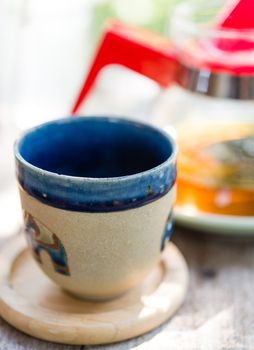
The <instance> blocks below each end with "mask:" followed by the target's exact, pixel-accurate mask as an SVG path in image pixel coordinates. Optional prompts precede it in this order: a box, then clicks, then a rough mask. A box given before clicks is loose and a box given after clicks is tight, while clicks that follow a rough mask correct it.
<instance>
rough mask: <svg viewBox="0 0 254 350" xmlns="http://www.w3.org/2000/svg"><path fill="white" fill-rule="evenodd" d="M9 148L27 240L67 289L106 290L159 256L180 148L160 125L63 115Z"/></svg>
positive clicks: (121, 288)
mask: <svg viewBox="0 0 254 350" xmlns="http://www.w3.org/2000/svg"><path fill="white" fill-rule="evenodd" d="M15 157H16V169H17V177H18V182H19V188H20V196H21V202H22V208H23V213H24V221H25V233H26V237H27V241H28V245H29V247H30V248H31V251H32V253H33V256H34V258H35V260H36V261H37V262H38V265H39V266H40V267H41V269H42V270H43V271H44V272H45V273H46V274H47V275H48V277H49V278H51V279H52V280H53V281H54V282H55V283H57V284H58V285H59V286H61V287H62V288H63V289H65V290H66V291H68V292H70V293H72V294H74V295H77V296H80V297H84V298H88V299H107V298H112V297H115V296H118V295H120V294H122V293H124V292H125V291H127V290H128V289H129V288H131V287H133V286H135V285H136V284H138V283H139V282H141V280H142V279H143V278H144V277H145V276H146V275H147V274H148V272H149V271H150V270H151V269H152V268H153V267H154V266H155V264H156V263H158V261H159V258H160V253H161V250H162V249H163V248H164V245H165V241H166V240H167V239H169V237H170V234H171V229H172V222H171V212H172V205H173V202H174V198H175V185H174V184H175V179H176V147H175V143H174V141H173V140H172V139H171V138H170V136H168V135H167V134H166V133H164V132H163V131H160V130H158V129H156V128H154V127H152V126H148V125H146V124H141V123H137V122H134V121H129V120H126V119H120V118H111V117H77V118H72V117H69V118H65V119H61V120H57V121H52V122H49V123H46V124H43V125H40V126H38V127H35V128H34V129H32V130H29V131H27V132H26V133H24V134H23V135H22V136H21V138H20V139H19V140H18V141H17V142H16V144H15Z"/></svg>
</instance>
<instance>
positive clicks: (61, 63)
mask: <svg viewBox="0 0 254 350" xmlns="http://www.w3.org/2000/svg"><path fill="white" fill-rule="evenodd" d="M179 1H180V0H139V1H136V0H128V1H126V0H72V1H69V0H43V1H41V0H0V147H1V157H0V169H1V172H0V212H1V223H0V235H2V236H4V235H7V234H9V232H13V231H14V229H15V228H18V227H19V222H20V208H19V200H18V197H17V192H16V188H15V186H16V184H15V178H14V164H13V163H14V162H13V156H12V146H13V141H14V139H15V138H16V137H17V135H18V134H19V133H20V132H22V130H24V129H26V128H28V127H31V126H33V125H36V124H38V123H41V122H44V121H47V120H50V119H54V118H58V117H62V116H66V115H68V114H69V113H70V110H71V106H72V105H73V103H74V100H75V98H76V96H77V93H78V91H79V88H80V86H81V84H82V82H83V80H84V76H85V74H86V71H87V69H88V67H89V60H90V58H91V57H92V55H93V53H94V50H95V48H96V45H97V43H98V40H99V38H100V35H101V32H102V30H103V27H104V25H105V22H106V21H107V20H108V19H109V18H112V17H114V18H118V19H120V20H122V21H124V22H125V23H128V24H132V25H138V26H141V27H144V28H147V29H151V30H153V31H155V32H157V33H159V34H163V35H167V32H168V21H169V18H170V13H171V11H172V9H173V7H174V5H175V3H177V2H179ZM120 70H121V69H120ZM118 73H119V68H113V69H107V70H106V71H105V72H103V73H102V74H101V76H100V79H99V81H98V84H97V85H96V91H95V94H94V95H95V97H94V98H91V99H90V100H89V103H88V105H87V107H86V111H85V113H86V114H89V113H102V112H103V113H106V112H112V111H113V112H114V113H115V114H124V113H125V114H130V113H131V114H132V115H135V117H139V116H142V115H144V113H147V111H148V110H149V106H150V104H151V101H153V99H154V98H156V96H157V94H158V93H159V87H158V86H157V85H156V84H155V83H153V82H152V81H150V80H148V79H146V78H144V77H141V76H138V75H137V74H134V73H133V72H130V71H127V70H124V69H122V70H121V74H118ZM119 87H120V88H119ZM105 89H107V92H108V95H107V96H108V98H107V99H103V98H102V99H100V103H98V102H97V101H98V96H99V97H100V96H103V94H104V91H105ZM111 96H112V98H111ZM112 106H114V107H113V108H112ZM81 112H82V111H81ZM10 213H11V216H12V218H13V220H12V221H11V222H10V220H9V217H10Z"/></svg>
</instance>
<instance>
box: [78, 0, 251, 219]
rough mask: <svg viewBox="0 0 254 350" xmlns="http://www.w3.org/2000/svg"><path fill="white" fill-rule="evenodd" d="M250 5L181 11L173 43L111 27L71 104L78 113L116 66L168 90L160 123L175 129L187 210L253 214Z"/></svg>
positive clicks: (191, 6) (194, 6)
mask: <svg viewBox="0 0 254 350" xmlns="http://www.w3.org/2000/svg"><path fill="white" fill-rule="evenodd" d="M247 2H249V0H246V1H244V0H243V1H240V2H239V3H238V4H237V5H236V6H235V7H233V8H232V6H229V7H227V8H226V10H225V8H224V9H223V10H221V9H222V5H223V4H225V3H224V2H222V1H214V0H213V1H211V2H202V3H200V2H199V3H192V2H188V3H186V4H182V5H180V6H178V7H177V8H176V10H175V13H174V15H173V17H172V20H171V36H170V37H171V41H168V40H167V39H165V38H162V37H160V36H157V35H155V34H152V33H148V32H146V31H144V30H142V29H138V28H132V27H129V26H126V25H124V24H122V23H119V22H116V21H113V22H111V23H110V24H109V25H108V26H107V28H106V30H105V32H104V35H103V38H102V40H101V43H100V46H99V48H98V51H97V54H96V55H95V58H94V61H93V63H92V66H91V69H90V71H89V73H88V76H87V78H86V80H85V83H84V85H83V87H82V89H81V92H80V95H79V97H78V99H77V101H76V103H75V105H74V107H73V111H72V112H73V113H74V114H75V113H76V112H77V110H78V108H79V106H80V104H81V102H82V101H83V100H84V99H85V98H86V97H87V95H88V93H89V91H90V89H91V87H92V85H93V83H94V81H95V79H96V77H97V75H98V73H99V72H100V70H101V69H102V68H104V67H105V66H107V65H110V64H119V65H122V66H125V67H127V68H129V69H131V70H133V71H136V72H137V73H139V74H142V75H144V76H146V77H148V78H150V79H152V80H154V81H156V82H157V83H158V84H159V85H160V86H161V88H162V89H164V90H165V91H164V92H163V94H161V96H160V99H159V100H158V101H157V103H156V105H155V106H154V110H153V111H152V114H153V115H155V116H156V118H155V120H154V123H155V124H156V125H158V126H160V127H163V128H165V130H168V131H169V132H171V125H174V127H176V130H177V140H178V145H179V158H178V195H177V205H178V206H179V207H182V208H195V209H196V210H199V211H201V212H208V213H214V214H220V215H238V216H239V215H240V216H254V101H253V97H254V64H253V62H254V61H253V55H254V29H253V30H252V29H251V28H254V19H253V18H252V15H251V14H252V13H253V10H254V4H253V2H252V4H251V2H249V4H247V5H248V6H251V8H250V7H249V11H246V3H247ZM250 4H251V5H250ZM223 6H224V5H223ZM248 6H247V7H248ZM239 13H240V16H239ZM243 13H244V20H242V18H243V16H242V14H243Z"/></svg>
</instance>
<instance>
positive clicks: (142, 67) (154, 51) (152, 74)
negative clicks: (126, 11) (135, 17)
mask: <svg viewBox="0 0 254 350" xmlns="http://www.w3.org/2000/svg"><path fill="white" fill-rule="evenodd" d="M110 64H119V65H122V66H125V67H127V68H129V69H131V70H133V71H135V72H137V73H140V74H142V75H144V76H146V77H148V78H150V79H152V80H154V81H156V82H157V83H158V84H159V85H160V86H161V87H162V88H165V87H167V86H168V85H169V84H170V83H171V82H172V81H174V80H175V75H176V71H177V68H178V61H177V58H176V55H175V52H174V49H173V47H172V45H171V44H170V42H169V41H168V40H167V39H165V38H162V37H160V36H159V35H156V34H154V33H150V32H148V31H145V30H143V29H139V28H134V27H131V26H127V25H125V24H123V23H121V22H119V21H115V20H111V21H110V22H109V23H108V25H107V26H106V28H105V31H104V34H103V36H102V39H101V42H100V44H99V46H98V49H97V52H96V54H95V57H94V59H93V62H92V65H91V67H90V70H89V72H88V75H87V76H86V78H85V81H84V83H83V86H82V88H81V90H80V93H79V95H78V98H77V99H76V101H75V103H74V105H73V108H72V114H76V113H77V111H78V109H79V107H80V105H81V103H83V101H84V100H85V99H86V98H87V96H88V94H89V92H90V90H91V88H92V86H93V84H94V82H95V80H96V78H97V75H98V73H99V72H100V71H101V69H102V68H104V67H105V66H107V65H110Z"/></svg>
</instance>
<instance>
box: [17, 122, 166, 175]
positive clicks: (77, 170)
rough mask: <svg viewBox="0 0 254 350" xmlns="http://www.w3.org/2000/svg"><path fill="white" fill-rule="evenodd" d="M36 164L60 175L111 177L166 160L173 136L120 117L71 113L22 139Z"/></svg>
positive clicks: (20, 148)
mask: <svg viewBox="0 0 254 350" xmlns="http://www.w3.org/2000/svg"><path fill="white" fill-rule="evenodd" d="M18 152H19V154H20V156H21V157H22V158H23V159H24V160H25V161H26V162H28V163H30V164H31V165H33V166H35V167H37V168H40V169H43V170H46V171H49V172H53V173H56V174H60V175H68V176H75V177H89V178H108V177H119V176H127V175H133V174H136V173H140V172H143V171H146V170H149V169H152V168H154V167H156V166H158V165H160V164H161V163H163V162H165V161H166V160H167V159H168V158H169V157H170V156H171V155H172V153H173V145H172V142H171V141H170V139H169V137H168V136H167V135H166V134H164V133H163V132H160V131H159V130H158V129H156V128H153V127H151V126H148V125H146V124H141V123H136V122H132V121H128V120H124V119H118V118H105V117H96V118H95V117H79V118H66V119H62V120H60V121H54V122H50V123H47V124H43V125H41V126H39V127H36V128H35V129H33V130H32V131H29V132H27V133H26V134H25V135H24V136H23V137H22V138H21V140H20V141H19V143H18Z"/></svg>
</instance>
